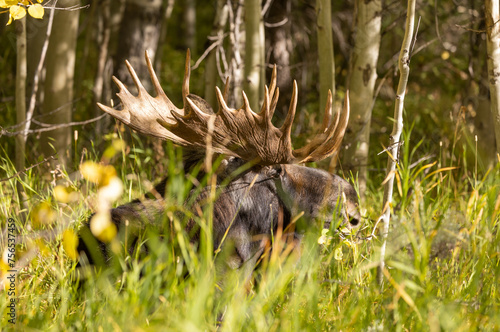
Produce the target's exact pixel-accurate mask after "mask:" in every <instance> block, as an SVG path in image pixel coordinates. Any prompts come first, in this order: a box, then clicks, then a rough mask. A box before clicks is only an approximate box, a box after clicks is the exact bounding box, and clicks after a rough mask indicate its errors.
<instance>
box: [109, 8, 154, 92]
mask: <svg viewBox="0 0 500 332" xmlns="http://www.w3.org/2000/svg"><path fill="white" fill-rule="evenodd" d="M161 5H162V1H161V0H153V1H147V2H146V1H142V0H127V2H126V4H125V12H124V13H123V18H122V23H121V26H120V32H119V38H118V39H119V40H118V47H117V52H116V59H115V66H116V67H115V75H116V76H117V77H118V78H119V79H120V80H121V81H122V82H123V83H125V85H127V86H130V87H131V88H132V93H134V92H133V90H135V84H134V82H133V80H132V78H131V76H130V75H129V73H128V69H127V66H126V65H125V60H128V61H129V62H130V64H131V65H132V67H134V69H135V71H136V72H137V76H138V77H139V78H140V79H141V82H142V83H143V85H144V87H146V89H150V88H152V85H151V81H150V79H149V72H148V68H147V65H146V61H145V60H144V52H145V51H146V50H147V51H148V52H149V57H150V58H151V60H152V61H153V63H154V60H155V56H156V47H157V46H158V38H159V37H160V22H161V16H162V12H161Z"/></svg>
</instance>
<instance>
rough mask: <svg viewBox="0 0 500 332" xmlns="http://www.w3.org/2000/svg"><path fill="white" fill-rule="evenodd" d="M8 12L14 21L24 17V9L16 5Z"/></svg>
mask: <svg viewBox="0 0 500 332" xmlns="http://www.w3.org/2000/svg"><path fill="white" fill-rule="evenodd" d="M9 12H10V15H11V16H12V18H13V19H14V20H20V19H22V18H23V17H24V16H26V9H24V7H21V6H18V5H14V6H11V7H10V9H9Z"/></svg>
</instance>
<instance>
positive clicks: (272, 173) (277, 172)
mask: <svg viewBox="0 0 500 332" xmlns="http://www.w3.org/2000/svg"><path fill="white" fill-rule="evenodd" d="M282 174H283V168H282V167H281V165H274V166H272V167H271V168H270V169H269V171H268V172H267V175H268V176H269V177H271V178H274V179H277V178H279V177H280V176H281V175H282Z"/></svg>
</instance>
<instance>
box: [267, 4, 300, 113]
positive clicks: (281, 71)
mask: <svg viewBox="0 0 500 332" xmlns="http://www.w3.org/2000/svg"><path fill="white" fill-rule="evenodd" d="M291 6H292V4H291V1H289V0H274V1H273V3H272V5H271V7H270V8H269V15H268V16H266V17H267V20H268V21H270V22H286V23H281V24H276V25H273V26H269V27H267V28H266V34H267V36H268V40H269V44H270V49H269V53H270V60H269V63H271V64H276V65H277V66H278V76H277V77H276V80H277V82H276V84H277V86H279V88H280V98H279V99H278V104H277V107H276V113H275V114H276V115H277V116H278V117H281V118H283V119H284V118H285V116H286V114H287V112H288V107H289V102H290V99H291V98H292V83H293V79H292V73H291V68H290V63H291V57H292V52H293V42H292V31H291V27H292V24H291V19H290V18H291ZM303 67H305V65H304V66H303ZM269 69H270V68H269ZM299 91H306V90H305V89H302V87H301V88H299Z"/></svg>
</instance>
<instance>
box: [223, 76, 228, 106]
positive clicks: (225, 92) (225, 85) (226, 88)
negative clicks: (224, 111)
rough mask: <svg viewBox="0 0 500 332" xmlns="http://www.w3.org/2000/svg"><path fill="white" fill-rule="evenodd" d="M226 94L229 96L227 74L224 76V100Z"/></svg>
mask: <svg viewBox="0 0 500 332" xmlns="http://www.w3.org/2000/svg"><path fill="white" fill-rule="evenodd" d="M227 96H229V76H228V77H226V83H225V84H224V100H225V101H226V102H227Z"/></svg>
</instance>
